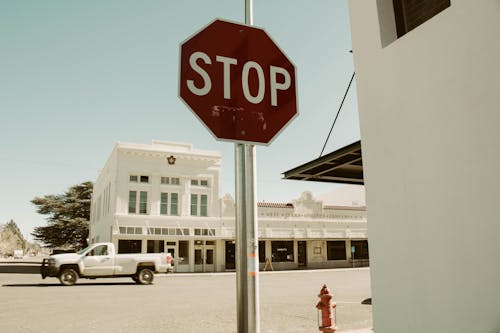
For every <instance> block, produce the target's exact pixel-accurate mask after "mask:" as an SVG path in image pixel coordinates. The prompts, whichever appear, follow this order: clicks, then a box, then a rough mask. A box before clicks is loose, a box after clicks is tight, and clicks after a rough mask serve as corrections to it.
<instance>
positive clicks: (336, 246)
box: [326, 241, 347, 260]
mask: <svg viewBox="0 0 500 333" xmlns="http://www.w3.org/2000/svg"><path fill="white" fill-rule="evenodd" d="M326 255H327V259H328V260H346V259H347V256H346V253H345V241H327V242H326Z"/></svg>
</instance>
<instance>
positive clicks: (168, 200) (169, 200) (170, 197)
mask: <svg viewBox="0 0 500 333" xmlns="http://www.w3.org/2000/svg"><path fill="white" fill-rule="evenodd" d="M160 215H179V194H178V193H166V192H162V193H160Z"/></svg>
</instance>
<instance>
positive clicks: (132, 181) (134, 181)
mask: <svg viewBox="0 0 500 333" xmlns="http://www.w3.org/2000/svg"><path fill="white" fill-rule="evenodd" d="M129 179H130V182H131V183H137V181H138V178H137V176H133V175H131V176H130V178H129Z"/></svg>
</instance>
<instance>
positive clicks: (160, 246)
mask: <svg viewBox="0 0 500 333" xmlns="http://www.w3.org/2000/svg"><path fill="white" fill-rule="evenodd" d="M163 252H165V242H164V241H162V240H151V239H150V240H148V253H163Z"/></svg>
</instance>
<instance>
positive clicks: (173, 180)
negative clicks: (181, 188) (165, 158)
mask: <svg viewBox="0 0 500 333" xmlns="http://www.w3.org/2000/svg"><path fill="white" fill-rule="evenodd" d="M170 184H172V185H179V184H180V181H179V178H176V177H172V178H170Z"/></svg>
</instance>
